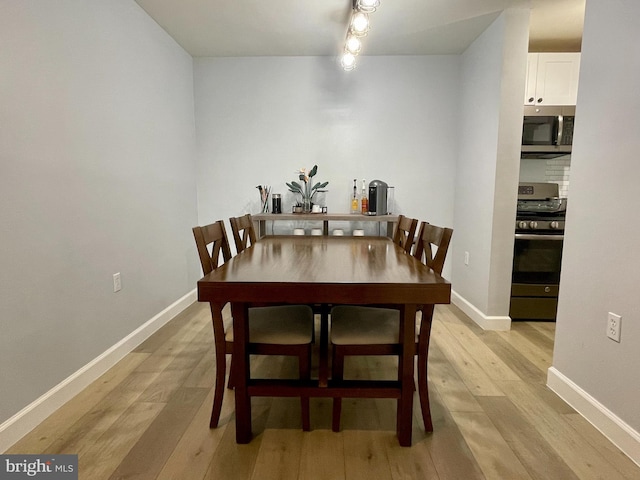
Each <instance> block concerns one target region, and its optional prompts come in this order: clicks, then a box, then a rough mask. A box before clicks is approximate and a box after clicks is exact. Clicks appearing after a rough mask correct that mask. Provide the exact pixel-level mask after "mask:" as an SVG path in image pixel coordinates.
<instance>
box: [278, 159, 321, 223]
mask: <svg viewBox="0 0 640 480" xmlns="http://www.w3.org/2000/svg"><path fill="white" fill-rule="evenodd" d="M316 173H318V166H317V165H314V166H313V168H312V169H311V170H310V171H309V173H307V170H306V168H301V169H300V171H299V175H298V179H299V180H300V181H301V182H303V183H298V182H296V181H293V182H291V183H287V187H289V191H290V192H293V193H299V194H300V195H301V196H302V202H301V204H302V212H303V213H309V212H311V206H312V205H313V196H314V195H315V194H316V193H318V191H319V190H320V189H322V188H324V187H326V186H327V185H329V182H318V183H316V184H315V185H314V184H313V181H312V178H313V177H314V176H315V174H316ZM294 211H295V209H294Z"/></svg>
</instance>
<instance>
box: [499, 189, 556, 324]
mask: <svg viewBox="0 0 640 480" xmlns="http://www.w3.org/2000/svg"><path fill="white" fill-rule="evenodd" d="M558 194H559V188H558V184H556V183H520V184H519V185H518V211H517V216H516V225H515V246H514V255H513V273H512V280H511V306H510V308H509V316H510V317H511V319H512V320H548V321H554V320H555V319H556V311H557V308H558V290H559V284H560V266H561V264H562V244H563V239H564V219H565V212H566V208H567V200H566V198H559V197H558Z"/></svg>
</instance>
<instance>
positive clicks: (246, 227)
mask: <svg viewBox="0 0 640 480" xmlns="http://www.w3.org/2000/svg"><path fill="white" fill-rule="evenodd" d="M229 223H230V224H231V231H232V233H233V241H234V243H235V245H236V251H237V252H238V253H240V252H242V251H243V250H244V249H245V248H247V247H250V246H251V245H253V244H254V243H256V232H255V230H254V228H253V219H252V218H251V214H250V213H247V214H246V215H243V216H241V217H231V218H229Z"/></svg>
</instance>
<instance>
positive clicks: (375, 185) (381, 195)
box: [369, 180, 389, 215]
mask: <svg viewBox="0 0 640 480" xmlns="http://www.w3.org/2000/svg"><path fill="white" fill-rule="evenodd" d="M388 190H389V185H387V184H386V183H385V182H383V181H382V180H373V181H372V182H371V183H369V215H386V214H387V191H388Z"/></svg>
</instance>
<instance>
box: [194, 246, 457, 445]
mask: <svg viewBox="0 0 640 480" xmlns="http://www.w3.org/2000/svg"><path fill="white" fill-rule="evenodd" d="M450 299H451V284H450V283H449V282H447V281H446V280H445V279H444V278H442V277H441V276H440V275H438V274H436V273H435V272H433V270H431V269H430V268H429V267H427V266H426V265H424V264H423V263H422V262H420V261H419V260H417V259H415V258H414V257H412V256H411V255H408V254H406V253H405V252H404V251H403V250H402V249H401V248H400V247H399V246H397V245H395V244H394V243H393V242H392V241H391V240H390V239H389V238H387V237H325V236H322V237H321V236H314V237H311V236H309V237H303V236H295V237H294V236H271V237H265V238H263V239H261V240H260V241H258V242H256V243H255V244H254V245H253V246H252V247H250V248H248V249H246V250H244V251H243V252H241V253H240V254H238V255H236V256H235V257H233V258H232V259H231V260H229V261H228V262H227V263H226V264H225V265H223V266H221V267H220V268H218V269H216V270H214V271H213V272H211V273H210V274H209V275H207V276H205V277H204V278H202V279H201V280H200V281H199V282H198V300H199V301H201V302H212V303H214V304H218V305H220V306H222V305H224V304H226V303H227V302H230V303H231V308H232V314H233V333H234V339H235V341H234V353H233V356H234V359H233V361H234V362H235V366H234V368H236V367H237V368H238V370H237V372H240V373H239V375H238V376H239V378H238V379H237V383H236V387H235V407H236V441H237V443H248V442H250V441H251V437H252V432H251V397H252V396H281V397H287V396H291V397H296V396H300V395H301V394H303V393H304V394H305V395H309V396H311V397H369V398H396V399H397V400H398V407H397V427H396V431H397V435H398V440H399V443H400V445H403V446H410V445H411V433H412V432H411V424H412V411H413V394H414V354H415V352H414V350H415V343H414V342H415V316H416V307H417V306H418V305H421V304H443V303H449V302H450ZM255 304H309V305H338V304H358V305H393V306H397V307H398V308H399V309H400V318H401V322H400V339H401V342H402V344H403V348H402V355H401V357H400V360H399V361H400V369H399V372H400V373H399V375H398V379H396V380H386V381H383V380H347V379H345V380H341V381H334V380H332V379H329V378H327V375H328V367H327V363H326V362H327V359H326V356H324V357H323V358H321V360H320V368H319V375H318V379H313V380H311V381H301V380H276V379H273V380H268V379H252V378H251V376H250V372H249V355H248V352H247V343H248V328H247V312H248V308H249V307H250V306H251V305H255ZM321 337H322V335H321ZM325 338H326V337H325ZM324 341H325V342H326V339H325V340H324ZM325 346H326V345H325ZM320 350H321V351H322V350H323V348H321V349H320ZM325 351H326V349H325Z"/></svg>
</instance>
